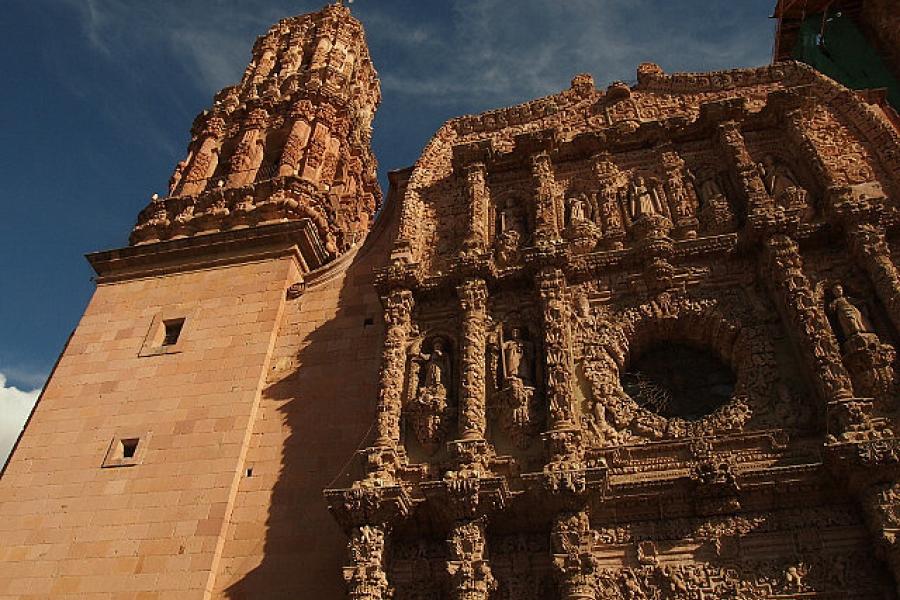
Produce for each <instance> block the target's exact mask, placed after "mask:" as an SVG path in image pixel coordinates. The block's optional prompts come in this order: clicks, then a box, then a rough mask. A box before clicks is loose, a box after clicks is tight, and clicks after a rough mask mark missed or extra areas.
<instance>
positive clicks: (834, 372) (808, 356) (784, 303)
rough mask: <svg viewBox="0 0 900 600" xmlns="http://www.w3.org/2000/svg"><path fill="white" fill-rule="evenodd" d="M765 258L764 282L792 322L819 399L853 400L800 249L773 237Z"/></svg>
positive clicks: (768, 241)
mask: <svg viewBox="0 0 900 600" xmlns="http://www.w3.org/2000/svg"><path fill="white" fill-rule="evenodd" d="M764 256H765V259H764V260H765V263H764V269H765V270H766V272H765V273H764V279H766V280H768V281H769V282H770V285H771V287H772V291H773V296H774V301H775V303H776V305H777V306H778V307H779V309H780V311H781V313H782V315H783V316H784V317H786V318H787V319H788V320H789V321H790V323H789V324H790V327H789V330H791V331H793V332H794V333H795V336H796V340H795V341H796V343H797V344H798V346H799V350H800V352H801V354H802V355H803V358H804V359H805V362H806V367H807V370H808V372H809V373H810V376H811V377H812V381H813V383H814V385H815V388H816V391H817V392H818V393H819V396H820V397H821V398H822V399H823V400H824V401H825V402H829V403H830V402H833V401H836V400H840V399H842V398H849V397H851V396H852V395H853V391H852V390H853V388H852V385H851V382H850V376H849V374H848V373H847V370H846V369H845V368H844V365H843V363H842V362H841V352H840V348H839V347H838V343H837V340H836V339H835V337H834V334H833V333H832V331H831V326H830V324H829V322H828V318H827V317H826V316H825V312H824V310H823V308H822V307H821V306H819V304H818V302H817V300H816V298H815V296H814V294H813V291H812V288H811V286H810V283H809V280H808V279H807V277H806V274H805V273H804V272H803V262H802V259H801V257H800V248H799V246H798V245H797V243H796V242H795V241H794V240H793V239H792V238H791V237H789V236H787V235H782V234H776V235H772V236H770V237H768V238H767V239H766V241H765V244H764Z"/></svg>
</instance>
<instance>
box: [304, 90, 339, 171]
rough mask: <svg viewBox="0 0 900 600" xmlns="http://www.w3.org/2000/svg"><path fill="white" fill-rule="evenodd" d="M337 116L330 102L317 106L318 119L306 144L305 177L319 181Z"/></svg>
mask: <svg viewBox="0 0 900 600" xmlns="http://www.w3.org/2000/svg"><path fill="white" fill-rule="evenodd" d="M336 116H337V113H336V111H335V109H334V107H333V106H331V105H330V104H320V105H319V106H318V107H317V110H316V121H315V124H314V125H313V129H312V135H311V136H310V139H309V143H308V144H307V146H306V159H305V161H304V163H303V169H302V170H301V176H302V177H303V179H306V180H308V181H312V182H313V183H318V181H319V174H320V171H321V169H322V165H323V164H324V162H325V155H326V154H327V153H328V150H329V147H330V146H331V139H332V136H331V128H332V125H333V124H334V119H335V117H336Z"/></svg>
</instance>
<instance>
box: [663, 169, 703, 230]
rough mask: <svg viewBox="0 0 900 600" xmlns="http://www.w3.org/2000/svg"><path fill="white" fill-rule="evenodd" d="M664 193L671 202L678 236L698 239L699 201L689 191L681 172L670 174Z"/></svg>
mask: <svg viewBox="0 0 900 600" xmlns="http://www.w3.org/2000/svg"><path fill="white" fill-rule="evenodd" d="M664 192H665V194H666V195H667V197H668V200H669V206H670V207H671V211H672V214H673V216H674V220H675V226H676V228H677V230H678V236H679V237H684V238H695V237H697V224H698V219H697V201H696V200H695V199H694V197H693V195H692V194H691V193H690V192H689V191H688V188H687V186H686V185H685V183H684V179H683V178H682V175H681V172H680V171H678V172H676V173H672V174H670V176H669V179H668V180H667V181H666V185H665V189H664Z"/></svg>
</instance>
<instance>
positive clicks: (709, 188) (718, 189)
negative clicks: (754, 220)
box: [691, 171, 735, 233]
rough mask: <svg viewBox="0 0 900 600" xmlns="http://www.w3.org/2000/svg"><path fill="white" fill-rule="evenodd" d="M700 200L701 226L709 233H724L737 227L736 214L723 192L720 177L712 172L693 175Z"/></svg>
mask: <svg viewBox="0 0 900 600" xmlns="http://www.w3.org/2000/svg"><path fill="white" fill-rule="evenodd" d="M691 179H692V180H693V182H694V189H695V190H696V191H697V197H698V199H699V200H700V213H699V216H700V226H701V228H702V229H703V230H704V231H706V232H709V233H724V232H726V231H728V230H730V229H732V228H733V227H734V226H735V223H734V213H732V211H731V206H730V205H729V204H728V199H727V198H726V197H725V193H724V192H723V191H722V186H721V185H720V184H719V180H718V177H717V176H716V174H715V173H712V172H708V171H707V172H701V173H700V174H699V175H697V176H695V175H694V174H693V173H691Z"/></svg>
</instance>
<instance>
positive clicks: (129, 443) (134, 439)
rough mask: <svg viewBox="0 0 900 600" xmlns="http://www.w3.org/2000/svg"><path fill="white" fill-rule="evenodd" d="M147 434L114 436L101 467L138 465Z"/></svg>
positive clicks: (147, 437) (148, 436) (145, 444)
mask: <svg viewBox="0 0 900 600" xmlns="http://www.w3.org/2000/svg"><path fill="white" fill-rule="evenodd" d="M149 438H150V434H149V433H145V434H142V435H139V436H138V435H129V436H121V435H117V436H115V437H114V438H113V439H112V441H111V442H110V444H109V448H108V449H107V451H106V457H105V458H104V459H103V465H102V466H103V467H132V466H134V465H137V464H140V462H141V460H142V459H143V456H144V451H145V450H146V447H147V441H148V440H149Z"/></svg>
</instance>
